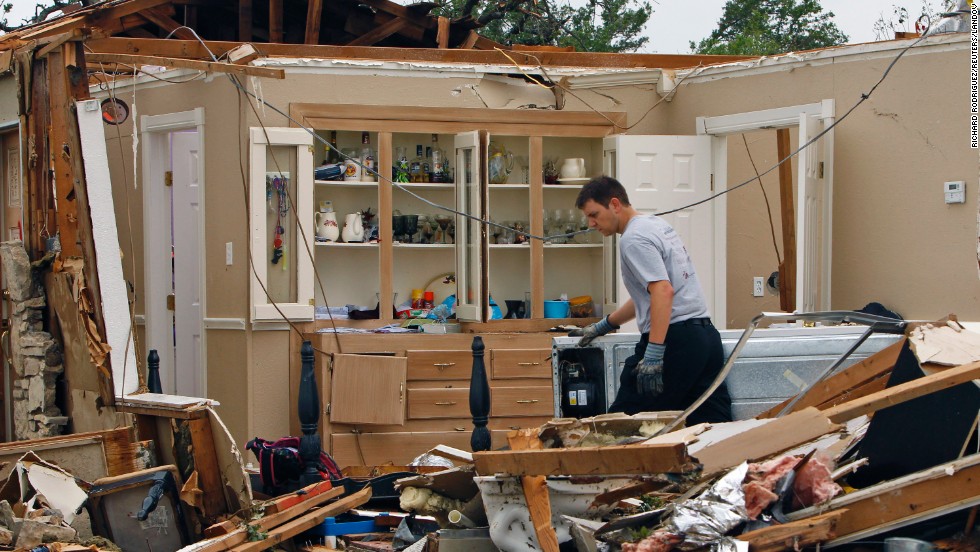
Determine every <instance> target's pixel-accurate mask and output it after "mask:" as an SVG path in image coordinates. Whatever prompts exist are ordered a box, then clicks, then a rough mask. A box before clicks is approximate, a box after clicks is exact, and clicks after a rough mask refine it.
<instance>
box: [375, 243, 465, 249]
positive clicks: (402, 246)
mask: <svg viewBox="0 0 980 552" xmlns="http://www.w3.org/2000/svg"><path fill="white" fill-rule="evenodd" d="M391 246H392V247H394V248H395V249H453V248H454V247H456V244H452V243H399V242H395V243H393V244H391Z"/></svg>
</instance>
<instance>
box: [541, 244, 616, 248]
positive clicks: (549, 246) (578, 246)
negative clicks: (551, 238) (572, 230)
mask: <svg viewBox="0 0 980 552" xmlns="http://www.w3.org/2000/svg"><path fill="white" fill-rule="evenodd" d="M544 246H545V248H546V249H602V244H601V243H546V244H544Z"/></svg>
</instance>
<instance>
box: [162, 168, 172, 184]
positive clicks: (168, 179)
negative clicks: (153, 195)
mask: <svg viewBox="0 0 980 552" xmlns="http://www.w3.org/2000/svg"><path fill="white" fill-rule="evenodd" d="M163 185H164V186H166V187H168V188H169V187H171V186H173V185H174V171H167V172H165V173H163Z"/></svg>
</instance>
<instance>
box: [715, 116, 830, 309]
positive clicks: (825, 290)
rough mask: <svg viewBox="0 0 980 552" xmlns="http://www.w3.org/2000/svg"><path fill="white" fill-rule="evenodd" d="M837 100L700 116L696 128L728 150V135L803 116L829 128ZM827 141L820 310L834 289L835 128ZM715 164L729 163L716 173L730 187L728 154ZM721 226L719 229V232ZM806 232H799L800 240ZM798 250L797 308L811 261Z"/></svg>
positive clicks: (719, 185)
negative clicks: (803, 277)
mask: <svg viewBox="0 0 980 552" xmlns="http://www.w3.org/2000/svg"><path fill="white" fill-rule="evenodd" d="M834 110H835V103H834V100H833V99H827V100H822V101H819V102H815V103H810V104H800V105H794V106H787V107H778V108H774V109H764V110H761V111H749V112H743V113H735V114H731V115H720V116H715V117H698V118H697V119H696V127H697V133H698V134H706V135H710V136H713V137H714V140H713V142H715V153H716V154H718V153H719V152H725V153H726V154H727V151H728V135H730V134H739V133H743V132H752V131H756V130H776V129H780V128H794V127H799V126H800V120H801V117H816V118H818V119H820V122H821V123H822V124H823V125H824V128H827V127H829V126H830V125H832V124H834V121H835V120H836V117H835V115H834ZM821 140H822V141H823V158H822V159H821V161H822V162H823V164H824V174H823V178H824V197H823V210H822V212H821V217H822V220H823V223H824V224H823V227H822V229H821V233H820V237H819V239H820V248H819V253H818V255H817V256H818V257H819V258H820V291H819V296H820V301H819V305H817V306H816V309H817V310H830V304H831V303H830V291H831V261H832V257H833V254H832V253H833V243H832V236H833V212H834V206H833V197H834V195H833V191H834V162H833V161H834V131H833V129H831V130H830V131H829V132H827V134H825V135H824V136H823V138H821ZM712 157H713V160H712V163H713V164H716V163H717V162H718V161H719V160H721V161H722V162H723V163H724V164H725V166H721V167H719V166H716V167H715V169H716V170H714V171H713V172H714V174H715V189H716V190H719V191H720V190H725V189H727V188H728V182H727V181H728V170H727V169H728V167H727V158H726V157H725V156H724V155H714V156H712ZM799 196H800V194H796V197H795V199H796V200H797V209H796V212H797V217H799V216H801V213H802V212H803V211H801V209H800V207H799V201H800V198H799ZM796 224H797V227H798V228H800V227H802V226H803V221H801V220H797V222H796ZM718 230H719V229H716V231H718ZM720 231H722V232H726V231H727V229H726V228H725V227H724V226H722V227H721V229H720ZM800 235H802V234H800V233H798V234H797V239H799V236H800ZM796 252H797V261H796V262H797V265H796V270H797V290H796V294H797V297H796V301H797V303H796V304H797V307H799V305H802V304H803V303H802V302H801V301H802V294H803V293H804V289H803V286H800V285H799V278H800V275H801V274H803V273H804V272H805V271H806V270H807V263H806V257H805V248H804V247H800V246H799V245H798V246H797V248H796Z"/></svg>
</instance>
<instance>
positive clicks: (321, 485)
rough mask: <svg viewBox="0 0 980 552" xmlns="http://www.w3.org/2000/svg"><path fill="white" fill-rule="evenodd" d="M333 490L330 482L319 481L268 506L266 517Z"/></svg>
mask: <svg viewBox="0 0 980 552" xmlns="http://www.w3.org/2000/svg"><path fill="white" fill-rule="evenodd" d="M331 489H333V485H332V484H331V483H330V482H329V481H319V482H317V483H313V484H312V485H307V486H305V487H303V488H302V489H300V490H298V491H296V492H295V493H292V494H289V495H286V496H281V497H279V498H276V499H275V500H273V501H272V502H271V503H269V504H266V505H265V510H264V511H265V515H270V514H276V513H279V512H282V511H284V510H287V509H289V508H292V507H293V506H295V505H297V504H299V503H301V502H303V501H306V500H309V499H310V498H312V497H314V496H318V495H322V494H324V493H326V492H327V491H330V490H331ZM337 496H339V495H337Z"/></svg>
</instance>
